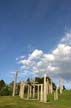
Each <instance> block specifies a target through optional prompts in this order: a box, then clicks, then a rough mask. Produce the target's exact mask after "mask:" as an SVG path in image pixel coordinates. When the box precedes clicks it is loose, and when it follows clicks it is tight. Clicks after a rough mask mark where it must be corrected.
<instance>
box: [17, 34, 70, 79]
mask: <svg viewBox="0 0 71 108" xmlns="http://www.w3.org/2000/svg"><path fill="white" fill-rule="evenodd" d="M18 63H19V64H21V69H23V70H24V71H25V70H26V71H28V72H30V71H32V72H33V73H34V74H38V75H43V74H44V73H47V74H48V76H53V77H55V78H63V79H65V80H71V78H70V76H71V32H69V33H66V34H65V36H64V37H63V38H62V39H61V41H60V43H59V44H58V45H57V47H56V48H55V49H54V50H53V51H52V52H51V53H49V54H48V53H44V52H43V51H42V50H38V49H35V50H34V51H33V52H32V53H31V54H29V55H28V57H27V59H25V58H24V59H19V61H18Z"/></svg>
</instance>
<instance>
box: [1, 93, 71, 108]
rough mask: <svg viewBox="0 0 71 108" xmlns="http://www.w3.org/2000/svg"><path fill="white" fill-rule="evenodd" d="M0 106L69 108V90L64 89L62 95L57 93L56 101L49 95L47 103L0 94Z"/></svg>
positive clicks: (10, 107)
mask: <svg viewBox="0 0 71 108" xmlns="http://www.w3.org/2000/svg"><path fill="white" fill-rule="evenodd" d="M0 108H71V91H64V92H63V94H62V95H59V100H58V101H54V100H53V95H49V96H48V102H47V103H41V102H39V101H37V100H36V101H34V100H29V101H28V100H23V99H20V98H19V97H11V96H2V97H1V96H0Z"/></svg>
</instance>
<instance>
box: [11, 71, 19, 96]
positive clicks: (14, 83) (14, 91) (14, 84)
mask: <svg viewBox="0 0 71 108" xmlns="http://www.w3.org/2000/svg"><path fill="white" fill-rule="evenodd" d="M17 76H18V71H16V74H15V78H14V82H13V94H12V96H15V94H16V81H17Z"/></svg>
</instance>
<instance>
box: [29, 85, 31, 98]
mask: <svg viewBox="0 0 71 108" xmlns="http://www.w3.org/2000/svg"><path fill="white" fill-rule="evenodd" d="M29 92H30V94H29V96H30V98H31V86H29Z"/></svg>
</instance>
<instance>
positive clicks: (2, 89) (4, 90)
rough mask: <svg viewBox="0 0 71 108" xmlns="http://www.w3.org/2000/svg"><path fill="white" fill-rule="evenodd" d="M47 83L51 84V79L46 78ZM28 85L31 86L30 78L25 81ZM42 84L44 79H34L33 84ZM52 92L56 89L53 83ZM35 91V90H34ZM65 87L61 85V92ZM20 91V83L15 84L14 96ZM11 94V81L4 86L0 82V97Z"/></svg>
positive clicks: (3, 83) (1, 81)
mask: <svg viewBox="0 0 71 108" xmlns="http://www.w3.org/2000/svg"><path fill="white" fill-rule="evenodd" d="M47 79H48V82H49V83H51V79H50V78H49V77H47ZM26 82H27V83H28V84H30V85H32V83H33V80H30V78H28V79H27V81H26ZM43 82H44V78H43V77H42V78H40V77H36V78H35V83H37V84H42V83H43ZM52 85H53V90H55V89H56V85H55V83H54V82H52ZM35 89H36V90H37V88H35ZM65 89H66V88H65V86H64V85H63V90H65ZM19 90H20V82H19V83H17V84H16V95H19ZM12 92H13V81H12V82H11V83H10V84H6V83H5V81H4V80H0V96H8V95H12ZM25 92H27V88H25Z"/></svg>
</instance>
